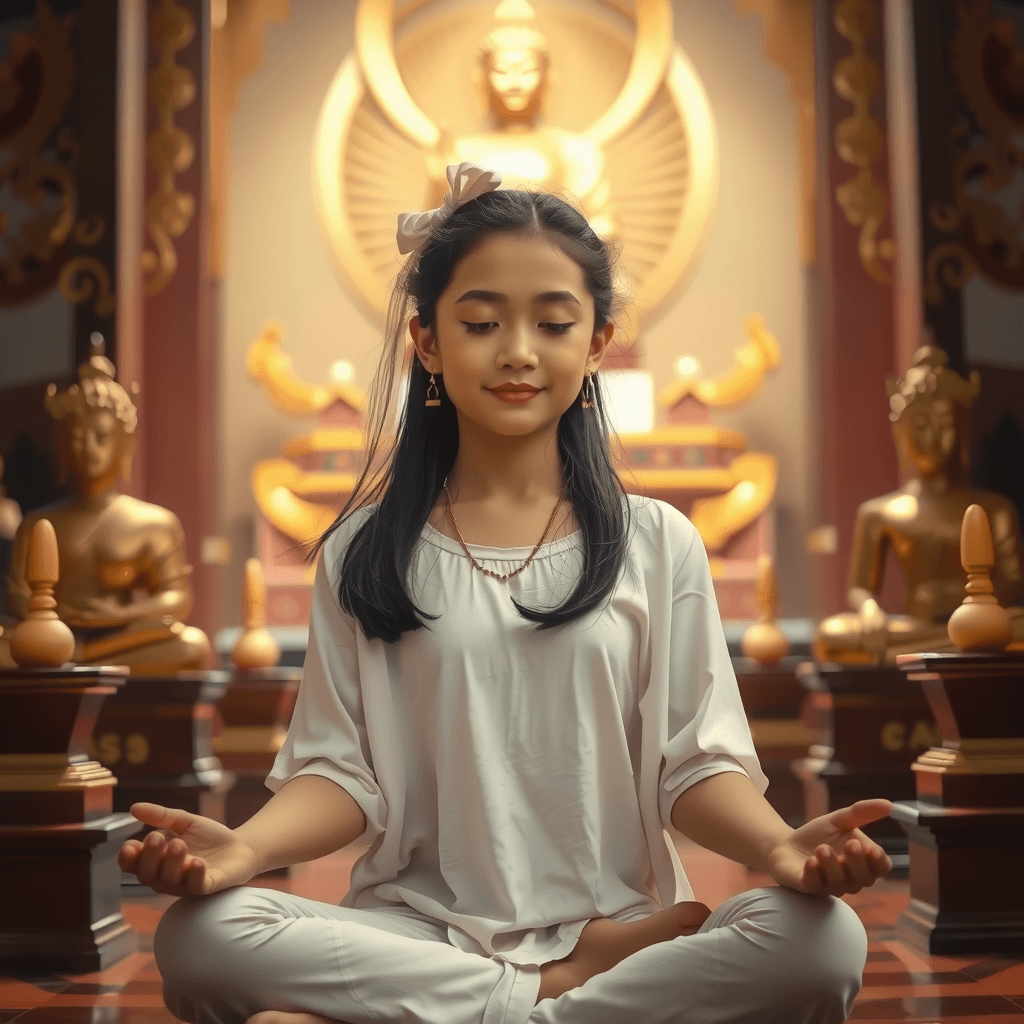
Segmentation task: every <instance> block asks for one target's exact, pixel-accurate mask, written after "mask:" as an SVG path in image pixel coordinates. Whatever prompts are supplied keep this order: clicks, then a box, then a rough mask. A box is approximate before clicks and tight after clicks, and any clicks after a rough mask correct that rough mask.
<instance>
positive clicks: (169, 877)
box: [159, 839, 188, 885]
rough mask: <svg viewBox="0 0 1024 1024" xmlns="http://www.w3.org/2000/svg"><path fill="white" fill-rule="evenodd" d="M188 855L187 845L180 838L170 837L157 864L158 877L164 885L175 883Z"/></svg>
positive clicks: (179, 878)
mask: <svg viewBox="0 0 1024 1024" xmlns="http://www.w3.org/2000/svg"><path fill="white" fill-rule="evenodd" d="M187 857H188V847H187V846H186V845H185V844H184V843H183V842H182V841H181V840H180V839H172V840H171V841H170V842H169V843H168V844H167V847H166V849H165V852H164V855H163V858H162V859H161V861H160V866H159V879H160V881H161V882H162V883H163V884H164V885H177V884H178V883H179V882H180V881H181V869H182V867H183V866H184V864H185V860H186V858H187Z"/></svg>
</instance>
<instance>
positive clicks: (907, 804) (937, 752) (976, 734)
mask: <svg viewBox="0 0 1024 1024" xmlns="http://www.w3.org/2000/svg"><path fill="white" fill-rule="evenodd" d="M898 663H899V668H900V669H901V670H902V671H903V672H904V673H905V674H906V675H907V677H908V679H910V680H911V681H913V682H914V683H915V684H916V685H918V686H920V687H922V689H923V691H924V693H925V694H926V695H927V698H928V701H929V703H930V705H931V707H932V710H933V711H934V714H935V719H936V721H937V722H938V724H939V728H940V730H941V746H939V745H936V746H935V747H933V748H932V749H930V750H928V751H927V752H925V753H924V754H922V755H921V756H920V757H919V758H918V759H917V761H916V762H915V763H914V766H913V771H914V774H915V776H916V780H917V794H916V795H917V799H916V800H913V799H911V800H905V801H900V802H898V803H896V804H895V806H894V807H893V813H892V816H893V818H894V819H896V820H897V821H898V822H899V824H900V825H901V826H902V827H903V829H904V830H905V831H906V834H907V836H908V839H909V843H910V905H909V906H908V908H907V910H906V912H905V913H904V914H902V915H901V916H900V918H899V920H898V921H897V923H896V933H897V935H898V936H899V937H900V938H901V939H902V940H903V941H905V942H907V943H908V944H910V945H913V946H916V947H917V948H919V949H923V950H925V951H926V952H928V953H937V954H957V953H966V954H969V955H974V954H981V953H1011V954H1018V955H1019V954H1020V953H1021V952H1024V870H1022V866H1024V653H1010V652H1005V653H1002V654H907V655H903V656H901V657H900V658H899V659H898Z"/></svg>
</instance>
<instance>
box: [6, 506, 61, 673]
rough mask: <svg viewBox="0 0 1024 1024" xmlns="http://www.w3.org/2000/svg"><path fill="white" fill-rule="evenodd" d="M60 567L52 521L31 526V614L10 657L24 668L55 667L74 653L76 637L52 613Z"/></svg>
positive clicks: (19, 630)
mask: <svg viewBox="0 0 1024 1024" xmlns="http://www.w3.org/2000/svg"><path fill="white" fill-rule="evenodd" d="M58 567H59V563H58V558H57V534H56V533H54V530H53V524H52V523H51V522H50V520H49V519H40V520H39V521H38V522H37V523H36V525H35V526H34V527H32V533H31V534H30V535H29V538H28V552H27V555H26V559H25V582H26V583H28V585H29V586H30V587H31V588H32V596H31V597H30V598H29V602H28V614H27V615H26V616H25V618H24V619H22V621H21V622H19V623H18V625H17V626H15V627H14V632H13V633H11V657H12V658H13V659H14V662H15V664H17V665H20V666H21V667H22V668H55V667H57V666H59V665H63V664H65V662H67V661H69V660H70V658H71V655H72V654H73V653H74V650H75V638H74V635H73V634H72V632H71V630H70V629H68V627H67V626H66V625H65V624H64V623H63V622H61V621H60V619H58V618H57V613H56V612H55V611H54V610H53V609H54V608H56V606H57V602H56V601H55V600H54V598H53V587H54V584H55V583H56V582H57V579H58Z"/></svg>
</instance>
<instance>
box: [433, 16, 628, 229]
mask: <svg viewBox="0 0 1024 1024" xmlns="http://www.w3.org/2000/svg"><path fill="white" fill-rule="evenodd" d="M494 18H495V23H496V24H495V28H494V30H493V31H492V32H491V33H490V34H489V35H488V36H486V38H485V39H484V40H483V41H482V42H481V44H480V78H481V83H482V86H483V89H484V93H485V96H486V100H487V105H488V108H489V110H490V111H491V114H492V115H493V117H494V121H495V129H494V130H493V131H489V132H483V133H479V134H473V135H464V136H461V137H459V138H456V139H454V140H453V139H451V138H450V137H449V136H448V134H447V133H446V132H445V131H444V130H442V133H441V139H440V142H439V143H438V147H437V150H436V152H434V153H431V154H428V157H427V168H428V171H429V173H430V176H431V178H432V180H433V183H434V199H435V203H434V205H435V206H440V205H441V203H442V201H443V199H444V196H445V194H446V193H447V191H448V179H447V176H446V173H445V168H446V167H447V165H448V164H450V163H460V162H462V161H464V160H468V161H470V162H472V163H475V164H477V166H479V167H493V168H494V169H496V170H498V171H501V173H502V179H503V181H504V183H505V187H507V188H531V187H533V188H536V187H546V188H550V187H560V188H565V189H567V190H568V191H569V192H570V193H571V195H572V196H574V197H575V198H576V199H578V200H579V201H580V202H581V203H582V205H583V209H584V212H585V213H586V215H587V218H588V219H589V220H590V223H591V225H592V226H593V228H594V230H595V231H596V232H597V233H598V234H599V235H601V236H602V237H605V238H609V237H613V236H614V234H615V224H614V221H613V218H612V213H611V205H610V202H609V191H610V189H609V184H608V182H607V180H605V178H604V165H605V160H604V154H603V153H602V151H601V147H600V146H599V145H598V144H597V143H595V142H594V141H592V140H591V139H589V138H587V137H586V136H585V135H582V134H580V133H577V132H571V131H566V130H564V129H560V128H553V127H550V126H542V125H538V124H537V120H538V117H539V114H540V111H541V108H542V106H543V100H544V93H545V91H546V89H547V85H548V69H549V65H550V52H549V48H548V42H547V40H546V39H545V37H544V36H543V34H542V33H541V32H539V31H538V30H537V28H536V26H535V24H534V21H535V14H534V12H533V9H532V8H531V7H530V5H529V3H528V2H527V0H502V3H500V4H499V5H498V7H497V9H496V10H495V14H494Z"/></svg>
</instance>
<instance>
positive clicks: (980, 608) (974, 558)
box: [947, 505, 1013, 652]
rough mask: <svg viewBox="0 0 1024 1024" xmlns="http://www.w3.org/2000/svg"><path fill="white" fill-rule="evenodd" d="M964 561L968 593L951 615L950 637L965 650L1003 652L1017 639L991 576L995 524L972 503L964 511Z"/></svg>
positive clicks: (961, 534)
mask: <svg viewBox="0 0 1024 1024" xmlns="http://www.w3.org/2000/svg"><path fill="white" fill-rule="evenodd" d="M960 562H961V564H962V565H963V567H964V571H965V572H966V573H967V586H966V587H964V590H965V591H966V592H967V596H966V597H965V598H964V603H963V604H962V605H960V607H959V608H957V610H956V611H955V612H953V614H952V615H951V616H950V617H949V625H948V626H947V629H948V631H949V639H950V640H952V641H953V643H955V644H956V645H957V647H959V648H960V650H961V651H992V652H994V651H1002V650H1004V649H1005V648H1006V647H1007V645H1008V644H1009V643H1010V641H1011V640H1012V639H1013V624H1012V622H1011V621H1010V615H1009V612H1007V611H1006V609H1005V608H1003V607H1001V606H1000V604H999V602H998V600H997V599H996V596H995V594H994V592H993V588H992V580H991V579H990V578H989V572H990V570H991V569H992V566H993V564H994V563H995V553H994V550H993V547H992V527H991V526H990V525H989V521H988V515H987V514H986V512H985V510H984V509H983V508H982V507H981V506H980V505H971V506H970V507H969V508H968V509H967V511H966V512H965V513H964V519H963V523H962V525H961V527H960Z"/></svg>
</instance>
